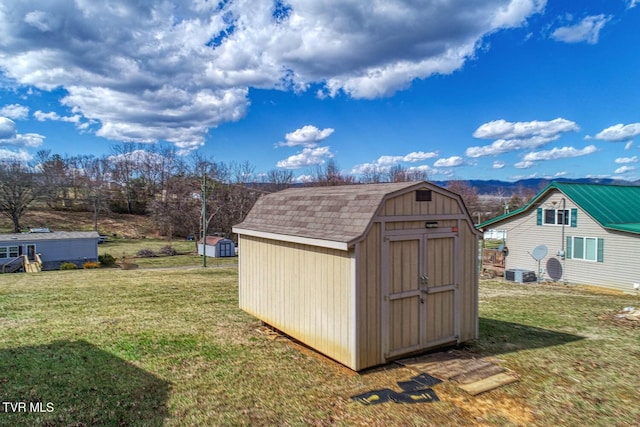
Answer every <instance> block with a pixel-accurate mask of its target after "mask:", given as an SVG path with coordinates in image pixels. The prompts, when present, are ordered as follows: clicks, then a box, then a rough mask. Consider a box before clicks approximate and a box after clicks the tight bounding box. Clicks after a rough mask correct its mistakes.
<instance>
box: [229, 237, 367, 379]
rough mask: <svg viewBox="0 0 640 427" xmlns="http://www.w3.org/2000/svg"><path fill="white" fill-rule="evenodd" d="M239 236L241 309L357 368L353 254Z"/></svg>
mask: <svg viewBox="0 0 640 427" xmlns="http://www.w3.org/2000/svg"><path fill="white" fill-rule="evenodd" d="M240 241H241V244H240V245H241V246H240V260H239V263H240V265H241V268H242V274H241V275H240V289H241V301H240V308H242V309H243V310H245V311H247V312H248V313H250V314H252V315H254V316H256V317H258V318H259V319H261V320H263V321H264V322H266V323H268V324H270V325H272V326H274V327H275V328H277V329H279V330H281V331H283V332H285V333H286V334H288V335H290V336H292V337H294V338H296V339H299V340H300V341H302V342H305V343H307V344H308V345H310V346H312V347H313V348H315V349H317V350H318V351H320V352H321V353H324V354H326V355H327V356H329V357H331V358H333V359H335V360H337V361H339V362H341V363H343V364H345V365H347V366H350V367H354V366H353V354H354V352H355V349H353V348H352V347H353V345H352V342H353V339H352V337H351V333H352V330H353V325H352V324H351V323H350V322H351V321H352V319H353V316H352V315H351V314H350V312H351V308H352V307H353V305H354V304H353V301H352V300H351V298H352V292H351V289H352V288H351V286H352V284H351V262H352V259H351V253H349V252H343V251H338V250H333V249H325V248H315V247H311V246H303V245H296V244H293V243H283V242H277V241H273V240H267V239H261V238H257V237H250V236H241V238H240ZM354 368H355V367H354Z"/></svg>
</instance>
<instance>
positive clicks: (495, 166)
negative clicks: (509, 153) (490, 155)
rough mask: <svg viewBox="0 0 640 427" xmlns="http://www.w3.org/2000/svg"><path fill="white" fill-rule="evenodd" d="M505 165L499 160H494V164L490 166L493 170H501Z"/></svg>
mask: <svg viewBox="0 0 640 427" xmlns="http://www.w3.org/2000/svg"><path fill="white" fill-rule="evenodd" d="M506 165H507V164H506V163H505V162H503V161H500V160H496V161H495V162H493V165H492V166H491V167H492V168H493V169H502V168H504V167H505V166H506Z"/></svg>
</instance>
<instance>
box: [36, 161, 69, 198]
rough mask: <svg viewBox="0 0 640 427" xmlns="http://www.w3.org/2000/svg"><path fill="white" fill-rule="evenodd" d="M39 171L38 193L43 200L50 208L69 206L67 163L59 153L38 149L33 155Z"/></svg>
mask: <svg viewBox="0 0 640 427" xmlns="http://www.w3.org/2000/svg"><path fill="white" fill-rule="evenodd" d="M34 163H36V169H37V170H38V171H39V174H38V175H39V184H40V193H41V195H42V197H43V199H44V202H45V203H46V204H47V206H49V207H50V208H52V209H59V208H61V207H65V208H66V207H69V203H70V200H69V189H70V186H69V175H70V174H69V168H68V163H67V161H66V160H65V159H63V158H62V157H61V156H60V155H59V154H53V155H52V154H51V150H39V151H38V152H37V153H36V155H35V157H34Z"/></svg>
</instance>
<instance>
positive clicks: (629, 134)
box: [592, 123, 640, 142]
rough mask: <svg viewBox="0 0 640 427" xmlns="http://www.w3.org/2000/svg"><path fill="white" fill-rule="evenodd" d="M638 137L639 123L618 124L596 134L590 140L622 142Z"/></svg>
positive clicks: (639, 132)
mask: <svg viewBox="0 0 640 427" xmlns="http://www.w3.org/2000/svg"><path fill="white" fill-rule="evenodd" d="M638 135H640V123H630V124H628V125H624V124H622V123H619V124H617V125H613V126H610V127H608V128H606V129H604V130H602V131H600V132H598V133H597V134H596V136H594V137H592V138H595V139H600V140H602V141H609V142H624V141H629V140H631V139H633V138H635V137H636V136H638Z"/></svg>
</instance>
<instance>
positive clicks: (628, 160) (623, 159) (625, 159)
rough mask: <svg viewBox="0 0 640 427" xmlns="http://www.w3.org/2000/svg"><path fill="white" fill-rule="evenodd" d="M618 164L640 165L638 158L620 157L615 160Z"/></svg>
mask: <svg viewBox="0 0 640 427" xmlns="http://www.w3.org/2000/svg"><path fill="white" fill-rule="evenodd" d="M614 161H615V162H616V163H617V164H619V165H623V164H626V163H638V156H633V157H618V158H617V159H615V160H614Z"/></svg>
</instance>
